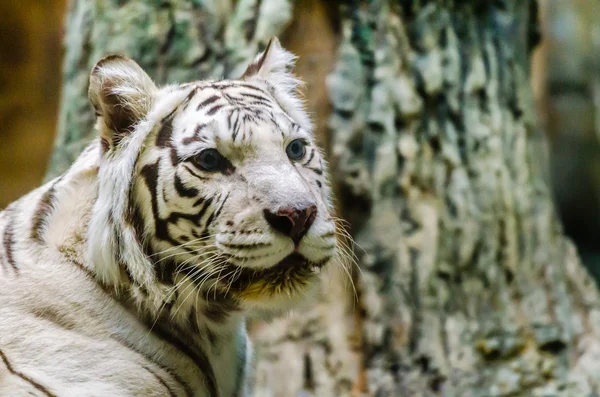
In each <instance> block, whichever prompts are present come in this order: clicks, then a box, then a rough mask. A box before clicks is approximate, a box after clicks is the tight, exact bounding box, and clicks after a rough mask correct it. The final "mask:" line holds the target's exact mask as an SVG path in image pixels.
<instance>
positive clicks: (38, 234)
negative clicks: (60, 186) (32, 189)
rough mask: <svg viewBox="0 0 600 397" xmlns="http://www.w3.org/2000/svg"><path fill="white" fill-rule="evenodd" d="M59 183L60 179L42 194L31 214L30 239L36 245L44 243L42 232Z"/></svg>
mask: <svg viewBox="0 0 600 397" xmlns="http://www.w3.org/2000/svg"><path fill="white" fill-rule="evenodd" d="M59 181H60V178H59V179H58V180H57V181H56V182H54V183H53V184H52V185H51V186H50V188H49V189H48V190H46V191H45V192H44V194H43V195H42V198H41V199H40V201H39V202H38V205H37V208H36V209H35V212H34V213H33V221H32V224H33V227H32V228H31V235H30V237H31V239H32V240H34V241H37V242H38V243H40V244H41V243H43V242H44V237H43V236H42V232H43V229H44V226H45V223H46V220H47V219H48V217H49V216H50V214H51V212H52V210H53V209H54V208H53V205H52V204H53V203H52V202H53V201H54V193H56V189H55V186H56V184H57V183H58V182H59Z"/></svg>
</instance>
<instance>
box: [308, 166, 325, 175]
mask: <svg viewBox="0 0 600 397" xmlns="http://www.w3.org/2000/svg"><path fill="white" fill-rule="evenodd" d="M304 168H306V169H307V170H311V171H312V172H314V173H315V174H317V175H323V170H320V169H318V168H312V167H304Z"/></svg>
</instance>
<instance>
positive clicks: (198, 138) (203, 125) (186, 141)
mask: <svg viewBox="0 0 600 397" xmlns="http://www.w3.org/2000/svg"><path fill="white" fill-rule="evenodd" d="M207 125H208V124H206V123H201V124H198V125H197V126H196V128H194V135H193V136H191V137H188V138H183V139H182V140H181V142H182V143H183V144H184V145H189V144H190V143H193V142H203V141H204V140H205V139H204V137H203V136H202V135H201V134H202V130H203V129H204V128H206V126H207Z"/></svg>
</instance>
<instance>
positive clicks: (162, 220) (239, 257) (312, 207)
mask: <svg viewBox="0 0 600 397" xmlns="http://www.w3.org/2000/svg"><path fill="white" fill-rule="evenodd" d="M293 60H294V57H293V56H292V55H291V54H290V53H288V52H287V51H285V50H283V49H282V48H281V47H280V45H279V43H278V41H277V40H276V39H274V40H272V41H271V42H270V43H269V45H268V46H267V49H266V50H265V51H264V52H263V53H262V54H260V55H258V57H257V58H256V59H255V61H254V62H253V63H252V64H250V66H249V67H248V69H247V70H246V72H245V73H244V75H243V76H242V78H241V79H239V80H222V81H215V82H204V81H199V82H194V83H187V84H183V85H179V86H168V87H165V88H162V89H159V88H157V87H156V86H155V85H154V83H152V81H151V80H150V78H149V77H148V76H147V75H146V74H145V73H144V72H143V71H142V70H141V68H140V67H139V66H138V65H137V64H135V63H134V62H133V61H131V60H129V59H127V58H123V57H115V56H113V57H109V58H105V59H104V60H102V61H100V62H99V63H98V64H97V65H96V67H95V68H94V70H93V72H92V77H91V84H90V99H91V102H92V104H93V105H94V107H95V109H96V111H97V114H98V116H99V118H98V125H97V128H98V130H99V131H100V136H101V146H102V148H103V149H102V151H103V164H101V166H100V180H101V183H100V187H99V190H100V192H99V193H100V195H102V194H103V193H104V194H106V195H107V199H109V200H110V201H111V202H113V205H112V206H111V208H104V207H106V206H104V207H102V206H100V205H97V206H96V208H95V217H94V218H93V220H92V222H94V219H104V221H103V222H104V224H103V226H105V227H106V224H110V223H112V224H115V223H117V224H116V225H114V226H113V227H116V228H118V229H121V230H120V234H119V235H120V236H121V239H120V240H121V241H119V242H114V241H112V242H110V241H106V240H107V239H106V238H105V236H103V233H102V232H100V231H98V230H96V227H99V226H100V225H96V226H94V225H92V227H91V228H90V230H91V232H90V241H91V249H90V255H93V256H94V258H95V261H96V262H98V258H109V257H110V255H108V254H106V252H102V251H106V250H107V249H108V248H107V245H108V246H110V245H111V244H112V246H113V249H115V250H116V251H118V253H117V255H116V256H117V258H120V259H121V261H122V262H124V263H126V264H127V269H126V273H127V276H128V278H129V279H130V280H131V281H132V282H133V283H137V284H139V285H140V286H143V287H144V288H145V289H153V288H154V287H155V286H156V285H159V286H174V285H180V284H182V283H188V284H192V285H193V286H194V287H195V288H197V289H198V290H200V291H205V292H206V293H209V292H210V293H212V292H214V293H215V296H217V295H216V294H217V293H218V294H220V296H222V297H224V298H232V299H234V300H235V301H236V302H238V303H240V304H242V305H245V306H248V307H257V308H259V309H281V308H282V307H286V306H288V305H289V304H290V303H292V302H294V301H295V300H297V299H299V298H302V297H303V296H304V295H306V294H307V293H308V292H309V291H310V290H311V288H312V287H314V286H315V285H316V282H317V280H318V277H317V275H318V274H319V272H320V269H321V268H322V267H323V266H325V265H326V264H327V263H328V262H329V261H330V260H331V259H332V258H333V257H334V256H335V254H336V252H337V240H336V233H335V223H334V221H333V218H332V216H331V204H330V197H329V196H330V190H329V187H328V181H327V178H326V175H327V170H326V164H325V162H324V160H323V156H322V154H321V151H320V150H319V148H318V147H317V145H316V144H315V142H314V137H313V134H312V131H311V124H310V122H309V120H308V117H307V115H306V113H305V111H304V109H303V107H302V104H301V102H300V101H299V99H298V98H297V97H296V93H295V92H296V86H297V84H298V80H296V78H295V77H294V76H293V75H292V74H291V73H290V72H289V69H290V67H291V65H292V63H293ZM132 155H133V156H132ZM131 158H134V159H135V161H131V160H130V159H131ZM127 159H129V160H127ZM102 181H104V182H105V183H104V184H103V183H102ZM125 185H126V186H125ZM120 191H125V192H126V193H124V194H122V195H119V194H118V193H117V192H120ZM111 195H112V197H111ZM99 201H100V200H99ZM119 211H121V212H122V213H123V219H125V221H124V222H123V224H121V225H118V222H115V220H114V219H116V218H118V216H117V213H118V212H119ZM102 213H105V215H104V216H102ZM107 218H111V219H112V220H111V219H107ZM117 245H118V246H117ZM107 262H110V261H107ZM117 262H118V261H117ZM98 267H100V269H97V270H98V271H99V273H100V274H103V275H104V278H105V279H106V280H111V279H115V278H117V277H119V274H121V273H122V269H121V271H120V270H119V269H118V267H119V264H118V263H101V264H100V265H98Z"/></svg>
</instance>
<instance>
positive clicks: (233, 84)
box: [212, 81, 270, 96]
mask: <svg viewBox="0 0 600 397" xmlns="http://www.w3.org/2000/svg"><path fill="white" fill-rule="evenodd" d="M212 87H214V88H217V89H220V90H229V89H240V88H247V89H249V90H253V91H257V92H260V93H262V94H266V95H267V96H270V94H269V93H268V92H267V91H265V90H263V89H262V88H259V87H255V86H253V85H252V84H248V83H243V82H231V81H228V82H222V83H214V84H212Z"/></svg>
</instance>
